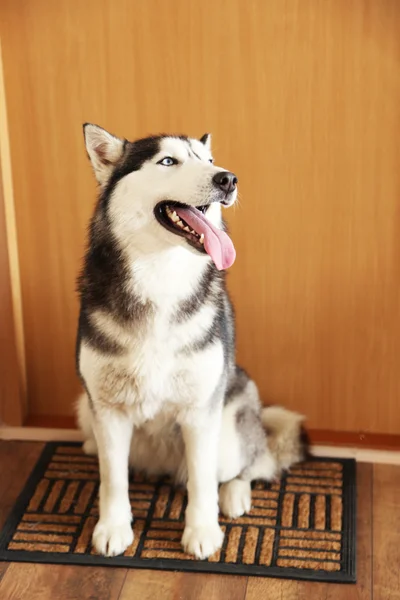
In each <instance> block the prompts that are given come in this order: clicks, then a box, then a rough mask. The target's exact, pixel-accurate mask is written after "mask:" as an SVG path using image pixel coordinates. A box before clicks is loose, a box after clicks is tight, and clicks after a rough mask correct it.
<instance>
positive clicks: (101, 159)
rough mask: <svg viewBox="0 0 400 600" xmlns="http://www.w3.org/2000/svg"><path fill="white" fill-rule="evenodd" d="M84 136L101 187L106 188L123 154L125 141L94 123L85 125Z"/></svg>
mask: <svg viewBox="0 0 400 600" xmlns="http://www.w3.org/2000/svg"><path fill="white" fill-rule="evenodd" d="M83 134H84V136H85V144H86V150H87V153H88V155H89V158H90V161H91V163H92V166H93V170H94V174H95V176H96V179H97V181H98V182H99V184H100V185H101V186H104V185H105V184H106V183H107V181H108V179H109V178H110V175H111V173H112V170H113V168H114V167H115V165H116V164H117V162H118V161H119V159H120V158H121V156H122V154H123V151H124V140H120V139H119V138H117V137H115V136H114V135H111V133H108V131H106V130H105V129H102V127H99V126H98V125H92V123H85V124H84V126H83Z"/></svg>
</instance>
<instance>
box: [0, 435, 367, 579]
mask: <svg viewBox="0 0 400 600" xmlns="http://www.w3.org/2000/svg"><path fill="white" fill-rule="evenodd" d="M81 445H82V444H81V443H79V442H47V443H46V446H45V447H44V449H43V451H42V454H41V455H40V457H39V459H38V461H37V463H36V465H35V467H34V468H33V470H32V472H31V474H30V475H29V477H28V479H27V481H26V483H25V485H24V488H23V490H22V492H21V493H20V495H19V497H18V499H17V501H16V503H15V504H14V507H13V509H12V510H11V513H10V514H9V516H8V518H7V520H6V522H5V524H4V526H3V528H2V530H1V532H0V561H4V562H26V563H41V564H63V565H76V566H82V565H89V566H95V567H123V568H134V569H155V570H162V571H181V572H192V573H212V574H215V573H216V574H218V573H220V574H225V575H243V576H246V577H253V576H256V577H275V578H279V579H292V580H296V581H315V582H320V583H323V582H327V583H343V584H346V583H347V584H348V583H356V545H357V539H356V537H357V536H356V506H357V486H356V474H357V473H356V461H355V460H354V459H348V458H345V459H341V458H325V457H317V456H316V457H314V460H315V461H318V462H332V461H334V462H338V463H340V464H342V465H343V487H344V494H343V504H344V507H345V511H344V512H343V532H342V535H343V540H342V548H343V556H344V558H343V559H342V563H341V566H342V570H341V571H339V572H332V573H330V572H327V571H315V570H312V569H294V568H283V567H262V566H260V565H237V564H220V563H209V562H205V561H182V560H173V559H168V560H164V559H157V558H152V559H144V558H140V559H138V558H131V557H124V556H116V557H112V558H107V557H104V556H91V555H83V556H82V555H73V554H61V553H58V552H46V553H44V552H26V551H23V550H7V545H8V543H9V542H10V540H11V538H12V536H13V534H14V531H15V529H16V527H17V525H18V523H19V521H20V520H21V517H22V515H23V514H24V513H25V511H26V508H27V505H28V503H29V500H30V498H31V495H32V488H33V487H34V486H35V484H37V481H38V479H39V478H40V477H41V476H42V475H43V473H44V470H45V467H46V465H47V464H48V462H49V461H50V459H51V457H52V455H53V453H54V451H55V449H56V448H57V447H58V446H66V447H75V448H77V447H80V446H81ZM350 544H351V550H349V547H350Z"/></svg>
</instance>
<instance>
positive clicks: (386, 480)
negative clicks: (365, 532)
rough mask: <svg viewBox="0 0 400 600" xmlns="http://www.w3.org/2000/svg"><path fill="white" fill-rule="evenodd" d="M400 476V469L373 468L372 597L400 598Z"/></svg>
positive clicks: (384, 599) (394, 599) (383, 599)
mask: <svg viewBox="0 0 400 600" xmlns="http://www.w3.org/2000/svg"><path fill="white" fill-rule="evenodd" d="M399 498H400V477H399V469H398V468H396V467H392V466H388V465H374V515H373V546H374V560H373V597H374V599H375V600H398V599H399V598H400V571H399V564H400V502H399Z"/></svg>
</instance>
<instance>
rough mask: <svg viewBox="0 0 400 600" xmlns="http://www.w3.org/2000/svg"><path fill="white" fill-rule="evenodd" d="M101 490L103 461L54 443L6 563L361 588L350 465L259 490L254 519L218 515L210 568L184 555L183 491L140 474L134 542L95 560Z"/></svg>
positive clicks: (16, 513) (10, 537) (2, 541)
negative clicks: (217, 544) (218, 538)
mask: <svg viewBox="0 0 400 600" xmlns="http://www.w3.org/2000/svg"><path fill="white" fill-rule="evenodd" d="M5 483H6V482H3V485H4V484H5ZM98 485H99V478H98V468H97V459H96V458H93V457H88V456H85V455H84V454H83V452H82V450H81V447H80V445H79V444H71V443H70V444H68V443H49V444H47V445H46V446H45V448H44V450H43V453H42V455H41V457H40V459H39V460H38V462H37V464H36V466H35V468H34V470H33V472H32V474H31V476H30V477H29V480H28V482H27V484H26V486H25V488H24V490H23V492H22V494H21V496H20V498H19V499H18V501H17V503H16V505H15V507H14V509H13V510H12V512H11V514H10V516H9V518H8V520H7V522H6V524H5V526H4V528H3V530H2V531H1V534H0V560H5V561H17V562H18V561H24V562H33V563H34V562H41V563H61V564H73V565H97V566H100V565H101V566H113V567H116V566H121V567H132V568H146V569H168V570H177V571H197V572H206V573H225V574H228V573H229V574H232V575H246V576H247V575H257V576H266V577H285V578H292V579H306V580H314V581H331V582H335V583H352V582H355V555H356V548H355V546H356V535H355V507H356V502H355V497H356V479H355V461H353V460H340V459H327V458H322V459H321V458H318V459H312V460H310V461H308V462H307V463H303V464H301V465H299V466H297V467H295V468H293V469H292V470H291V472H290V474H287V475H285V476H284V477H283V478H282V480H281V481H280V482H279V483H273V484H266V483H264V482H258V483H256V484H255V485H254V486H253V508H252V510H251V512H250V513H249V514H248V515H245V516H243V517H240V518H238V519H234V520H230V519H225V518H223V517H221V519H220V523H221V527H222V528H223V529H224V531H225V540H224V544H223V547H222V549H221V550H220V551H219V552H218V553H217V554H215V555H214V556H212V557H211V558H210V559H209V560H206V561H199V560H195V559H193V558H192V557H191V556H189V555H187V554H185V553H184V552H183V551H182V549H181V545H180V538H181V535H182V531H183V525H184V512H185V505H186V498H185V494H184V492H182V490H180V489H176V488H174V487H173V486H172V485H171V484H170V483H169V482H168V480H166V479H164V480H157V481H155V480H151V481H149V480H145V479H144V478H143V477H142V476H140V475H137V476H135V477H133V478H132V480H131V484H130V498H131V503H132V509H133V514H134V516H135V522H134V530H135V539H134V542H133V544H132V545H131V546H130V547H129V548H128V549H127V551H126V552H125V554H124V555H123V556H117V557H114V558H106V557H104V556H98V555H96V554H95V553H94V551H93V550H92V548H91V543H90V540H91V536H92V531H93V527H94V525H95V523H96V521H97V516H98V504H97V494H98Z"/></svg>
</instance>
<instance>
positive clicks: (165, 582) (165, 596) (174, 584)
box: [119, 570, 247, 600]
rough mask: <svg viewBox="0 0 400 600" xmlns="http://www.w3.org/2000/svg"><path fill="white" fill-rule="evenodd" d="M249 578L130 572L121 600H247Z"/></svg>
mask: <svg viewBox="0 0 400 600" xmlns="http://www.w3.org/2000/svg"><path fill="white" fill-rule="evenodd" d="M246 586H247V577H230V576H225V575H200V574H197V573H163V572H160V571H141V570H137V571H129V572H128V575H127V577H126V580H125V583H124V586H123V588H122V592H121V596H120V598H119V600H153V598H162V600H178V599H179V600H180V599H181V598H182V599H184V600H188V599H189V598H190V600H222V599H225V598H227V599H228V598H229V600H244V598H245V594H246Z"/></svg>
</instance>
